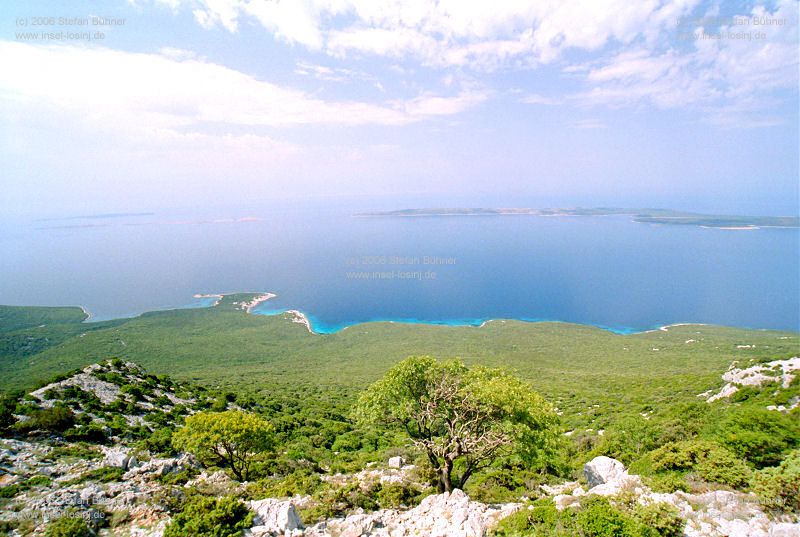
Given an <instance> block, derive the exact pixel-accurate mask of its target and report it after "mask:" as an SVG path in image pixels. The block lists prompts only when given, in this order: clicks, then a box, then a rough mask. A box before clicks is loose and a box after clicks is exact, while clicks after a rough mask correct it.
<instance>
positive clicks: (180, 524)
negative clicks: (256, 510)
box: [164, 496, 253, 537]
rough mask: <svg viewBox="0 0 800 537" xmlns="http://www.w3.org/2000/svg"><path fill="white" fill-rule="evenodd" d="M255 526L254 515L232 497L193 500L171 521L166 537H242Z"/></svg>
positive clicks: (193, 498)
mask: <svg viewBox="0 0 800 537" xmlns="http://www.w3.org/2000/svg"><path fill="white" fill-rule="evenodd" d="M252 525H253V513H251V512H250V511H249V510H248V509H247V507H246V506H245V504H244V503H243V502H242V501H241V500H239V499H237V498H234V497H232V496H225V497H223V498H213V497H208V496H194V497H192V498H191V499H190V500H189V501H187V502H186V504H185V505H184V506H183V510H182V511H181V512H180V513H178V514H176V515H175V516H174V517H173V518H172V522H171V523H170V524H169V526H167V528H166V530H165V531H164V537H240V536H241V535H242V534H243V533H244V530H245V529H247V528H249V527H250V526H252Z"/></svg>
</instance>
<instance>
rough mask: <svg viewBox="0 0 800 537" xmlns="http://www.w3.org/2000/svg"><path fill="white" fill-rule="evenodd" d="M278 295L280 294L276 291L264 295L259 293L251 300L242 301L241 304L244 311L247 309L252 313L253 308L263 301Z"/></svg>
mask: <svg viewBox="0 0 800 537" xmlns="http://www.w3.org/2000/svg"><path fill="white" fill-rule="evenodd" d="M276 296H278V295H276V294H274V293H264V294H263V295H258V296H257V297H255V298H254V299H253V300H251V301H250V302H242V304H241V306H242V309H243V310H244V311H246V312H247V313H250V312H251V311H252V309H253V308H255V307H256V306H258V305H259V304H261V303H262V302H266V301H267V300H269V299H270V298H275V297H276Z"/></svg>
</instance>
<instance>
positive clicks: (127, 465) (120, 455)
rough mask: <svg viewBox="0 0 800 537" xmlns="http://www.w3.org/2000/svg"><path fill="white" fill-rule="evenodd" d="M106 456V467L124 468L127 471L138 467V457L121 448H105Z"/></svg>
mask: <svg viewBox="0 0 800 537" xmlns="http://www.w3.org/2000/svg"><path fill="white" fill-rule="evenodd" d="M103 451H104V454H105V461H104V462H105V465H106V466H112V467H114V468H122V469H123V470H125V471H127V470H129V469H131V468H133V467H134V466H136V457H135V456H134V455H131V454H130V452H129V451H128V450H126V449H124V448H121V447H113V448H103Z"/></svg>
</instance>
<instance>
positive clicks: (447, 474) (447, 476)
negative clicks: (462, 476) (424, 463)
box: [439, 459, 453, 493]
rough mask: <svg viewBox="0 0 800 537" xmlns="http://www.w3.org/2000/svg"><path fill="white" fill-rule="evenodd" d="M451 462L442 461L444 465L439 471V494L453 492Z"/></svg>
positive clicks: (448, 460)
mask: <svg viewBox="0 0 800 537" xmlns="http://www.w3.org/2000/svg"><path fill="white" fill-rule="evenodd" d="M452 475H453V461H451V460H450V459H445V460H444V465H443V466H442V467H441V468H440V469H439V476H440V477H439V492H440V493H441V492H453V480H452Z"/></svg>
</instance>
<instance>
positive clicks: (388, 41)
mask: <svg viewBox="0 0 800 537" xmlns="http://www.w3.org/2000/svg"><path fill="white" fill-rule="evenodd" d="M157 1H160V2H164V3H168V4H170V5H174V3H175V1H176V0H157ZM698 2H699V0H646V1H640V2H630V1H629V0H541V1H538V2H530V1H527V0H498V1H495V2H487V1H485V0H439V1H437V2H431V1H427V0H291V1H285V0H182V4H183V5H184V6H188V7H189V8H190V9H192V10H193V11H194V13H195V16H196V17H197V19H198V21H199V22H200V23H201V24H203V25H204V26H210V25H220V26H223V27H224V28H227V29H228V30H230V31H236V29H237V20H238V19H240V18H246V17H253V18H255V19H256V20H257V21H259V23H260V24H261V25H262V26H263V27H264V28H266V29H267V30H268V31H270V32H272V33H273V34H274V35H275V36H276V37H277V38H278V39H282V40H284V41H286V42H288V43H299V44H301V45H304V46H306V47H308V48H309V49H312V50H326V51H327V52H328V53H329V54H331V55H333V56H336V57H344V56H346V55H348V54H352V53H360V54H372V55H379V56H389V57H406V56H411V57H415V58H417V59H418V60H420V61H422V62H423V63H425V64H428V65H434V66H445V65H456V66H465V65H466V66H470V67H473V68H478V69H494V68H496V67H498V66H500V65H507V64H512V65H513V64H521V65H535V64H537V63H542V62H544V63H546V62H551V61H553V60H555V59H557V58H559V57H561V56H562V53H563V52H564V51H565V50H567V49H569V48H579V49H584V50H597V49H599V48H601V47H603V46H604V45H605V44H606V43H609V42H618V43H631V42H633V41H634V40H636V39H644V40H647V41H648V42H653V41H654V40H656V39H657V37H658V36H659V35H660V34H661V32H662V31H663V30H664V29H669V28H672V27H674V25H675V24H676V21H677V20H678V18H679V17H681V16H683V15H686V14H688V13H690V12H691V10H692V9H693V8H694V7H695V6H696V5H697V3H698ZM342 21H346V22H344V23H343V22H342Z"/></svg>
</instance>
